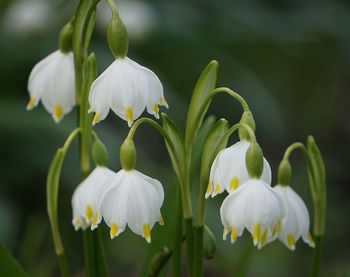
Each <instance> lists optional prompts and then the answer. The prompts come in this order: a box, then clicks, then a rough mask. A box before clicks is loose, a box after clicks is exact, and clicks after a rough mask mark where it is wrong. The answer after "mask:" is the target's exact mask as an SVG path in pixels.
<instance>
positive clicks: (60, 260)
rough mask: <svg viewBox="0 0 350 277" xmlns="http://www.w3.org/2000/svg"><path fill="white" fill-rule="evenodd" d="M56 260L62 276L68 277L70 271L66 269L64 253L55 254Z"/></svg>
mask: <svg viewBox="0 0 350 277" xmlns="http://www.w3.org/2000/svg"><path fill="white" fill-rule="evenodd" d="M57 261H58V265H59V267H60V271H61V275H62V277H69V276H70V273H69V269H68V264H67V260H66V256H65V255H64V253H62V254H60V255H57Z"/></svg>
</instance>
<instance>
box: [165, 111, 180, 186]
mask: <svg viewBox="0 0 350 277" xmlns="http://www.w3.org/2000/svg"><path fill="white" fill-rule="evenodd" d="M161 117H162V121H163V129H164V132H165V133H166V134H167V135H168V137H169V139H170V141H171V144H172V145H170V144H169V143H168V142H167V141H166V147H167V149H168V152H169V155H170V159H171V162H172V164H173V167H174V170H175V172H176V175H177V176H178V178H179V179H181V174H182V172H183V170H184V157H185V147H184V144H183V139H182V136H181V133H180V131H179V130H178V128H177V127H176V126H175V124H174V123H173V122H172V120H171V119H170V118H169V117H168V116H167V115H166V114H165V113H162V114H161Z"/></svg>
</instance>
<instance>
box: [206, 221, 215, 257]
mask: <svg viewBox="0 0 350 277" xmlns="http://www.w3.org/2000/svg"><path fill="white" fill-rule="evenodd" d="M215 251H216V239H215V237H214V235H213V233H212V232H211V231H210V229H209V228H208V226H207V225H205V226H204V230H203V256H204V257H205V258H206V259H212V258H213V257H214V254H215Z"/></svg>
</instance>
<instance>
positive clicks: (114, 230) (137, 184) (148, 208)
mask: <svg viewBox="0 0 350 277" xmlns="http://www.w3.org/2000/svg"><path fill="white" fill-rule="evenodd" d="M109 182H111V184H112V187H111V189H110V190H109V191H108V193H107V194H106V195H105V197H104V198H103V200H102V206H101V209H102V216H103V218H104V220H105V222H106V223H107V225H108V226H109V227H110V237H111V239H113V238H115V237H116V236H118V235H119V234H120V233H121V232H123V231H124V230H125V227H126V224H128V226H129V228H130V229H131V230H132V231H133V232H134V233H136V234H138V235H141V236H142V237H143V238H145V239H146V241H147V242H151V230H152V227H153V225H154V224H155V222H159V223H160V224H163V219H162V216H161V213H160V208H161V206H162V204H163V200H164V191H163V187H162V185H161V183H160V182H159V181H157V180H155V179H152V178H150V177H148V176H146V175H144V174H142V173H141V172H138V171H136V170H130V171H126V170H123V169H122V170H120V171H119V172H118V173H117V174H116V175H115V176H114V177H113V178H112V179H110V181H109Z"/></svg>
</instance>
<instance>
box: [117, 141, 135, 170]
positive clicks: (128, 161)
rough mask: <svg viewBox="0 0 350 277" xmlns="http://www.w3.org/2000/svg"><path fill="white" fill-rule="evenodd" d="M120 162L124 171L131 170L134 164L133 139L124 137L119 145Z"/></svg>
mask: <svg viewBox="0 0 350 277" xmlns="http://www.w3.org/2000/svg"><path fill="white" fill-rule="evenodd" d="M120 164H121V165H122V168H123V169H124V170H126V171H129V170H133V169H134V168H135V164H136V148H135V144H134V141H133V140H131V139H126V140H125V141H124V142H123V144H122V146H121V147H120Z"/></svg>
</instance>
